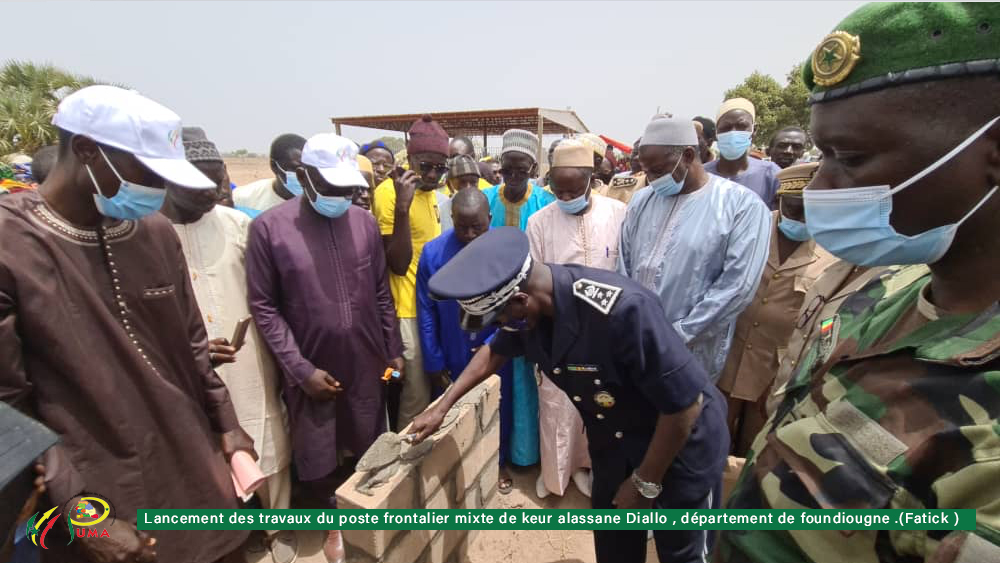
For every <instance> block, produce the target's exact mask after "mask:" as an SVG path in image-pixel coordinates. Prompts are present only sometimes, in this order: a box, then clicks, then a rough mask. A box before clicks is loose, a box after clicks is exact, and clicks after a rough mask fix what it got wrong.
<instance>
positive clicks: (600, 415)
mask: <svg viewBox="0 0 1000 563" xmlns="http://www.w3.org/2000/svg"><path fill="white" fill-rule="evenodd" d="M594 416H596V417H597V420H604V415H603V414H601V413H597V414H596V415H594Z"/></svg>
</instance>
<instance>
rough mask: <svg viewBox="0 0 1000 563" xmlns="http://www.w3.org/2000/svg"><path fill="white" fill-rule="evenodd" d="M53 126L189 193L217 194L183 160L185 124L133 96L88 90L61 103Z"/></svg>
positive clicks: (117, 91) (102, 88)
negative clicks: (131, 158)
mask: <svg viewBox="0 0 1000 563" xmlns="http://www.w3.org/2000/svg"><path fill="white" fill-rule="evenodd" d="M52 124H53V125H55V126H56V127H59V128H60V129H64V130H66V131H69V132H71V133H76V134H77V135H83V136H85V137H89V138H91V139H93V140H94V141H96V142H97V143H100V144H102V145H107V146H109V147H114V148H116V149H120V150H123V151H125V152H128V153H131V154H133V155H135V157H136V158H137V159H139V162H142V163H143V164H145V165H146V166H147V167H148V168H149V169H150V170H152V171H153V172H155V173H156V174H158V175H159V176H160V177H161V178H163V179H164V180H167V181H168V182H171V183H173V184H177V185H179V186H184V187H186V188H204V189H209V188H213V189H214V188H216V187H217V186H216V184H215V182H213V181H211V180H209V179H208V177H206V176H205V175H204V174H202V173H201V171H199V170H198V169H197V168H195V167H194V166H193V165H192V164H191V163H190V162H188V161H187V159H185V158H184V144H183V142H182V139H181V118H180V116H178V115H177V114H176V113H174V112H173V111H171V110H169V109H168V108H166V107H164V106H162V105H160V104H158V103H156V102H154V101H153V100H150V99H149V98H147V97H145V96H142V95H140V94H139V93H137V92H134V91H132V90H124V89H122V88H116V87H114V86H88V87H86V88H82V89H80V90H77V91H76V92H74V93H72V94H70V95H69V96H66V97H65V98H64V99H63V100H62V102H60V103H59V109H57V110H56V115H55V117H53V118H52Z"/></svg>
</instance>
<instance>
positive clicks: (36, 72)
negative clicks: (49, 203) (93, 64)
mask: <svg viewBox="0 0 1000 563" xmlns="http://www.w3.org/2000/svg"><path fill="white" fill-rule="evenodd" d="M92 84H97V81H96V80H94V79H93V78H90V77H87V76H79V75H76V74H72V73H70V72H66V71H64V70H62V69H60V68H57V67H55V66H53V65H50V64H43V65H38V64H34V63H30V62H21V61H8V62H7V63H6V64H5V65H4V66H3V67H2V69H0V154H8V153H12V152H21V153H26V154H31V153H33V152H34V151H35V150H37V149H39V148H40V147H43V146H45V145H51V144H54V143H55V142H56V140H57V138H58V135H57V132H56V128H55V127H54V126H53V125H52V116H53V115H55V112H56V106H58V105H59V100H61V99H62V98H64V97H65V96H66V95H67V94H70V93H72V92H74V91H76V90H79V89H80V88H83V87H84V86H90V85H92Z"/></svg>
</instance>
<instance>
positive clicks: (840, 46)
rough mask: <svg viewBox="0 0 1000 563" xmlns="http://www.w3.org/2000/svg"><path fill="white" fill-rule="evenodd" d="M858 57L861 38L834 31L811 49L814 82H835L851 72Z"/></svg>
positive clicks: (830, 84)
mask: <svg viewBox="0 0 1000 563" xmlns="http://www.w3.org/2000/svg"><path fill="white" fill-rule="evenodd" d="M860 59H861V38H860V37H858V36H857V35H851V34H850V33H847V32H846V31H834V32H833V33H831V34H830V35H827V36H826V37H825V38H823V42H822V43H820V44H819V47H816V50H815V51H813V55H812V71H813V77H814V80H815V82H816V84H818V85H820V86H833V85H834V84H837V83H838V82H840V81H842V80H844V79H845V78H847V76H848V75H850V74H851V71H852V70H854V67H855V66H857V64H858V61H859V60H860Z"/></svg>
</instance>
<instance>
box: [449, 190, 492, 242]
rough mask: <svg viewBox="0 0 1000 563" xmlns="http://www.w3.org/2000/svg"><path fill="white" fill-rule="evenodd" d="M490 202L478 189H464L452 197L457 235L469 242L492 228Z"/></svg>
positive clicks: (452, 219) (453, 217)
mask: <svg viewBox="0 0 1000 563" xmlns="http://www.w3.org/2000/svg"><path fill="white" fill-rule="evenodd" d="M490 220H491V216H490V202H489V200H487V199H486V196H485V195H483V192H481V191H479V190H477V189H471V190H462V191H460V192H458V193H456V194H455V196H454V197H453V198H452V199H451V221H452V223H453V224H454V225H455V236H456V237H458V240H460V241H462V242H463V243H464V244H468V243H470V242H472V241H473V240H475V239H476V237H478V236H479V235H481V234H483V233H485V232H486V231H487V230H489V228H490Z"/></svg>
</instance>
